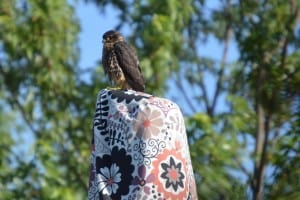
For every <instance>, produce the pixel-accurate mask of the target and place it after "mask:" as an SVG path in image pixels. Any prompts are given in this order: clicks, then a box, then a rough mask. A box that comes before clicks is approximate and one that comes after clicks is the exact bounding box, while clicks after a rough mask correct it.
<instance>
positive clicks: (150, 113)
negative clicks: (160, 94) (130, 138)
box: [133, 108, 163, 139]
mask: <svg viewBox="0 0 300 200" xmlns="http://www.w3.org/2000/svg"><path fill="white" fill-rule="evenodd" d="M162 125H163V118H162V115H161V112H159V111H158V110H150V109H149V108H146V109H145V110H143V111H140V112H139V113H138V116H137V119H136V121H135V123H134V125H133V129H134V130H135V131H136V135H137V136H138V137H140V138H144V139H149V138H151V137H152V136H156V135H158V134H159V132H160V129H159V128H160V127H161V126H162Z"/></svg>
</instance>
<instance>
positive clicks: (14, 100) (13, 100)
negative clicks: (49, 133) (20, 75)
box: [0, 65, 39, 135]
mask: <svg viewBox="0 0 300 200" xmlns="http://www.w3.org/2000/svg"><path fill="white" fill-rule="evenodd" d="M0 74H1V75H2V76H3V79H4V85H5V87H6V88H7V90H8V91H9V93H10V97H11V99H8V101H9V102H11V103H12V104H14V105H16V106H17V108H18V110H19V111H20V113H21V116H22V118H23V119H24V121H25V123H26V124H27V126H28V127H29V129H30V130H31V132H32V133H33V134H35V135H38V133H39V132H38V130H36V129H35V128H34V127H33V125H32V123H31V122H30V120H29V119H28V116H27V114H26V111H25V109H24V107H23V106H22V104H21V103H20V101H19V100H18V98H17V96H16V95H15V94H13V93H12V92H11V91H10V90H9V87H8V86H7V85H6V82H7V74H6V72H5V71H4V69H3V67H2V65H0Z"/></svg>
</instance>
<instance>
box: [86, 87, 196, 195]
mask: <svg viewBox="0 0 300 200" xmlns="http://www.w3.org/2000/svg"><path fill="white" fill-rule="evenodd" d="M88 199H89V200H94V199H97V200H102V199H103V200H119V199H120V200H123V199H126V200H127V199H128V200H139V199H141V200H147V199H149V200H156V199H157V200H167V199H169V200H186V199H189V200H195V199H197V195H196V186H195V180H194V174H193V169H192V165H191V159H190V153H189V148H188V143H187V137H186V132H185V126H184V120H183V117H182V114H181V112H180V109H179V108H178V106H177V105H176V104H175V103H173V102H171V101H170V100H167V99H163V98H158V97H154V96H152V95H149V94H145V93H141V92H135V91H132V90H127V91H124V90H108V89H104V90H101V91H100V93H99V94H98V97H97V102H96V111H95V116H94V122H93V137H92V150H91V166H90V180H89V191H88Z"/></svg>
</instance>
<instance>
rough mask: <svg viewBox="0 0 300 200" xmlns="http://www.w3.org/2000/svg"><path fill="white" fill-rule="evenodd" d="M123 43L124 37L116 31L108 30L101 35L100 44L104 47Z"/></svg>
mask: <svg viewBox="0 0 300 200" xmlns="http://www.w3.org/2000/svg"><path fill="white" fill-rule="evenodd" d="M121 41H124V37H123V36H122V35H121V34H120V33H119V32H117V31H114V30H110V31H107V32H105V33H104V34H103V40H102V42H103V43H104V45H114V44H115V43H117V42H121Z"/></svg>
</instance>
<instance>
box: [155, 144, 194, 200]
mask: <svg viewBox="0 0 300 200" xmlns="http://www.w3.org/2000/svg"><path fill="white" fill-rule="evenodd" d="M152 165H153V169H154V171H153V173H154V174H157V178H156V179H154V181H153V183H154V185H157V191H158V192H160V193H161V194H162V195H163V198H164V199H170V200H181V199H187V197H188V190H189V185H188V177H187V166H186V161H185V159H184V158H183V157H182V155H181V153H180V151H176V150H175V149H172V150H168V149H165V150H164V151H163V152H162V153H161V154H159V155H158V156H157V159H156V160H155V161H153V163H152Z"/></svg>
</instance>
